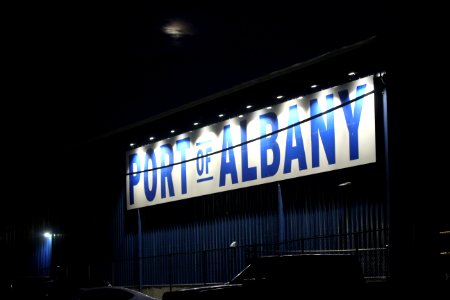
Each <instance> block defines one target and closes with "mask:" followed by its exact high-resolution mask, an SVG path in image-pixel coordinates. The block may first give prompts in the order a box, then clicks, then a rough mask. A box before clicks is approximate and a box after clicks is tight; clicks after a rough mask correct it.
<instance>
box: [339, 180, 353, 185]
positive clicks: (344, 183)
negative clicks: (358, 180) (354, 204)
mask: <svg viewBox="0 0 450 300" xmlns="http://www.w3.org/2000/svg"><path fill="white" fill-rule="evenodd" d="M348 185H352V183H351V181H347V182H343V183H340V184H338V186H348Z"/></svg>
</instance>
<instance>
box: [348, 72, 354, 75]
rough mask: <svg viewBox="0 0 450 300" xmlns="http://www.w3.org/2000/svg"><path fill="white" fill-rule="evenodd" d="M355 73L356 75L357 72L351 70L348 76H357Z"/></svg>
mask: <svg viewBox="0 0 450 300" xmlns="http://www.w3.org/2000/svg"><path fill="white" fill-rule="evenodd" d="M355 75H356V73H355V72H350V73H348V76H355Z"/></svg>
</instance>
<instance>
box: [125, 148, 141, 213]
mask: <svg viewBox="0 0 450 300" xmlns="http://www.w3.org/2000/svg"><path fill="white" fill-rule="evenodd" d="M128 159H129V164H128V167H129V173H133V172H140V171H141V164H140V162H139V157H138V155H137V154H136V153H134V154H131V155H130V157H129V158H128ZM134 165H136V171H133V169H134V167H133V166H134ZM128 176H130V179H129V181H130V183H129V188H130V190H129V194H130V205H133V204H134V187H135V186H136V185H137V184H138V183H139V180H140V179H141V173H137V174H130V175H128Z"/></svg>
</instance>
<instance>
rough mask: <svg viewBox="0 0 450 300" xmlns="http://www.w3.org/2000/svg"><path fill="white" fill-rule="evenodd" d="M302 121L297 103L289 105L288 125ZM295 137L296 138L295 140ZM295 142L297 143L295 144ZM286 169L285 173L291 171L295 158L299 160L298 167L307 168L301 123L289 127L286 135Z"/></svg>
mask: <svg viewBox="0 0 450 300" xmlns="http://www.w3.org/2000/svg"><path fill="white" fill-rule="evenodd" d="M299 121H300V118H299V116H298V109H297V105H292V106H291V107H289V119H288V126H290V125H292V124H295V123H297V122H299ZM294 138H295V140H294ZM294 142H295V145H294ZM284 157H285V161H284V169H283V173H284V174H286V173H290V172H291V165H292V161H293V160H294V159H297V160H298V169H299V170H303V169H306V168H307V165H306V157H305V147H304V145H303V137H302V129H301V128H300V124H298V125H297V126H294V127H290V128H288V129H287V136H286V153H285V156H284Z"/></svg>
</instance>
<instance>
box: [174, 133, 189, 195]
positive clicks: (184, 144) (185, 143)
mask: <svg viewBox="0 0 450 300" xmlns="http://www.w3.org/2000/svg"><path fill="white" fill-rule="evenodd" d="M176 145H177V150H178V151H180V152H181V193H182V194H186V193H187V184H186V149H188V148H189V147H190V143H189V138H188V137H187V138H184V139H182V140H178V141H177V142H176Z"/></svg>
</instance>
